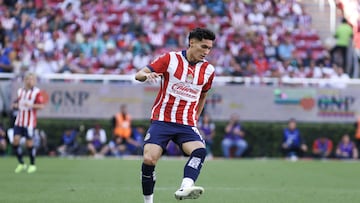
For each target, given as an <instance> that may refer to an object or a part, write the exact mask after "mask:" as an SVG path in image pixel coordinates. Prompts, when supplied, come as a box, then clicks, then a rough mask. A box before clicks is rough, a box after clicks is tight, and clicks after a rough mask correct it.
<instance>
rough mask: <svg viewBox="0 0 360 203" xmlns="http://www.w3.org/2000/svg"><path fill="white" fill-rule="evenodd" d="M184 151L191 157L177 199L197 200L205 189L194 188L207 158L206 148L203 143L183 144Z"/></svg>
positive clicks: (176, 193)
mask: <svg viewBox="0 0 360 203" xmlns="http://www.w3.org/2000/svg"><path fill="white" fill-rule="evenodd" d="M182 150H183V151H184V153H185V154H188V155H190V157H189V159H188V161H187V163H186V165H185V167H184V175H183V180H182V183H181V186H180V189H179V190H177V191H176V192H175V198H176V199H178V200H183V199H197V198H198V197H199V196H200V195H201V194H202V193H203V192H204V189H203V188H202V187H199V186H194V183H195V181H196V180H197V178H198V176H199V174H200V170H201V168H202V165H203V163H204V160H205V157H206V148H205V145H204V142H203V141H190V142H185V143H183V144H182Z"/></svg>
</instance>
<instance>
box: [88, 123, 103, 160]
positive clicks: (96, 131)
mask: <svg viewBox="0 0 360 203" xmlns="http://www.w3.org/2000/svg"><path fill="white" fill-rule="evenodd" d="M106 139H107V138H106V132H105V130H104V129H103V128H101V126H100V125H99V124H95V125H94V127H93V128H90V129H88V130H87V132H86V142H87V150H88V152H89V153H90V155H92V156H94V157H102V156H104V155H105V151H106V150H105V148H104V146H105V143H106Z"/></svg>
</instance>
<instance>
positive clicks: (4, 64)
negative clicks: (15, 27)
mask: <svg viewBox="0 0 360 203" xmlns="http://www.w3.org/2000/svg"><path fill="white" fill-rule="evenodd" d="M12 51H13V48H12V46H11V44H10V41H9V38H8V37H5V42H4V47H2V49H0V73H1V72H12V71H13V67H12V65H11V60H10V54H11V52H12Z"/></svg>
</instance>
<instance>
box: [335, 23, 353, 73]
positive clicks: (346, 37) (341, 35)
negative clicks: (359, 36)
mask: <svg viewBox="0 0 360 203" xmlns="http://www.w3.org/2000/svg"><path fill="white" fill-rule="evenodd" d="M352 36H353V30H352V28H351V26H350V24H349V23H348V22H347V20H346V19H345V18H343V19H342V21H341V24H340V25H339V26H338V27H337V29H336V31H335V38H336V45H335V47H334V48H333V49H332V50H331V52H330V53H331V59H332V62H333V63H334V62H335V61H337V60H336V59H337V58H339V57H338V56H337V55H336V54H339V55H340V60H339V61H337V62H338V63H339V64H341V65H342V66H343V67H347V63H346V60H347V50H348V47H349V45H350V42H351V41H350V40H351V39H352Z"/></svg>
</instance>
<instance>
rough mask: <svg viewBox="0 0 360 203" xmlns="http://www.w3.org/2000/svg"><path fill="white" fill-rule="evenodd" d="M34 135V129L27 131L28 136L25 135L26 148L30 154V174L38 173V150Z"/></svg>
mask: <svg viewBox="0 0 360 203" xmlns="http://www.w3.org/2000/svg"><path fill="white" fill-rule="evenodd" d="M33 135H34V129H31V128H29V129H27V135H25V137H26V148H27V150H28V154H29V158H30V165H29V167H28V170H27V172H28V173H34V172H35V171H36V166H35V158H36V149H35V147H34V142H33V139H32V138H33Z"/></svg>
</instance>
